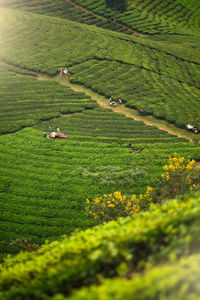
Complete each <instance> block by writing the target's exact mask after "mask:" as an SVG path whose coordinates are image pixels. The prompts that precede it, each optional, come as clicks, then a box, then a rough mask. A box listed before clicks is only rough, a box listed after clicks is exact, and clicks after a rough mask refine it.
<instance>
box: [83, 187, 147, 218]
mask: <svg viewBox="0 0 200 300" xmlns="http://www.w3.org/2000/svg"><path fill="white" fill-rule="evenodd" d="M152 194H153V189H152V188H151V187H150V186H148V187H147V190H146V193H145V194H144V195H143V194H140V196H139V197H137V196H136V195H135V194H133V195H132V196H128V197H127V196H125V195H122V194H121V192H117V191H116V192H114V193H113V194H104V195H103V196H102V197H97V198H95V199H94V200H92V201H90V200H89V199H86V204H87V205H86V207H85V210H86V211H87V212H88V213H89V215H91V216H92V217H93V218H94V219H96V220H97V221H99V222H102V221H110V220H113V219H116V218H118V217H125V216H131V215H133V214H135V213H137V212H139V211H140V210H143V209H146V208H147V207H149V205H150V203H151V201H152Z"/></svg>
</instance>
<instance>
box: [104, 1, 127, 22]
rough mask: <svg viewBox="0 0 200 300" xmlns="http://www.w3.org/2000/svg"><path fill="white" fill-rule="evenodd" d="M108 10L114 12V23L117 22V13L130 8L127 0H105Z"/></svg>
mask: <svg viewBox="0 0 200 300" xmlns="http://www.w3.org/2000/svg"><path fill="white" fill-rule="evenodd" d="M105 2H106V8H110V9H111V10H112V11H113V15H114V22H116V12H117V11H120V12H123V11H125V10H126V8H127V6H128V1H127V0H105Z"/></svg>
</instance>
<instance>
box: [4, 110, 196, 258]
mask: <svg viewBox="0 0 200 300" xmlns="http://www.w3.org/2000/svg"><path fill="white" fill-rule="evenodd" d="M90 111H91V112H89V111H88V112H87V113H86V112H85V113H78V114H76V113H75V114H72V115H68V117H67V116H66V117H65V118H56V119H52V121H48V122H46V123H45V122H42V123H40V124H38V125H37V126H35V127H36V129H30V128H27V129H23V130H21V131H19V132H18V133H16V134H11V135H5V136H1V137H0V148H1V154H0V159H1V167H0V173H1V186H0V191H1V193H0V198H1V230H2V232H1V236H0V239H1V244H0V253H1V255H2V257H5V254H8V253H16V252H18V251H19V250H20V249H23V244H24V241H27V242H25V244H24V247H25V246H26V243H28V244H31V245H32V244H36V245H40V244H41V243H43V242H44V241H45V239H46V238H48V239H50V240H52V239H57V238H59V236H61V235H63V234H68V233H71V232H72V231H73V230H75V229H76V228H81V229H85V228H87V227H89V226H92V225H93V224H94V221H92V219H90V218H88V216H87V214H86V213H85V212H84V207H85V199H86V198H88V197H89V198H91V199H92V198H94V197H96V196H98V195H99V196H101V195H102V193H110V192H114V191H115V190H117V189H120V190H121V191H122V192H123V193H128V194H130V193H136V194H140V193H144V191H145V190H146V186H147V185H151V186H152V187H153V188H156V186H157V181H158V180H160V178H161V173H162V166H163V165H164V164H165V163H166V161H167V160H168V156H169V155H173V153H174V152H178V153H180V154H181V155H184V157H185V158H197V157H198V153H199V152H200V150H199V145H198V144H196V145H195V144H192V143H189V142H186V141H185V140H183V139H180V138H177V137H174V136H172V135H169V134H167V133H166V132H164V131H161V130H159V129H156V128H154V127H151V126H146V125H144V124H143V123H142V122H136V121H134V120H132V119H128V118H126V117H125V116H123V115H120V114H116V113H114V112H111V111H109V110H106V109H98V110H97V109H92V110H90ZM49 125H51V126H52V128H56V127H57V126H60V128H62V129H64V130H65V132H66V133H67V134H69V135H70V138H69V139H68V140H51V139H47V138H43V137H42V130H44V129H45V128H47V127H48V126H49ZM38 129H39V130H38ZM161 149H162V151H161ZM105 172H106V173H108V174H107V176H108V175H109V174H110V178H111V179H112V181H111V180H107V181H106V182H105V180H104V177H105ZM109 172H110V173H109ZM87 173H90V174H94V175H95V173H98V180H95V176H93V178H91V176H87ZM126 174H127V175H126ZM116 175H117V177H116ZM119 176H121V178H122V181H119V179H118V177H119ZM127 176H128V178H129V181H127V178H126V177H127ZM115 178H116V179H115ZM123 178H124V179H123ZM113 180H114V182H113ZM123 180H124V182H123ZM130 181H131V185H130Z"/></svg>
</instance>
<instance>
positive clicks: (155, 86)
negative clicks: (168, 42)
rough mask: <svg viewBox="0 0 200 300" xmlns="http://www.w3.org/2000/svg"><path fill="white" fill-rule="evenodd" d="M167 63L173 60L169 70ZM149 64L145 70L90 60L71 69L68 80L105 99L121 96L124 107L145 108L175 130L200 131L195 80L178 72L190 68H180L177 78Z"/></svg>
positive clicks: (165, 70) (199, 106)
mask: <svg viewBox="0 0 200 300" xmlns="http://www.w3.org/2000/svg"><path fill="white" fill-rule="evenodd" d="M160 62H162V60H161V58H159V57H158V61H157V66H159V63H160ZM146 63H147V62H146ZM170 63H171V65H173V59H172V57H171V58H170V56H169V57H168V59H166V64H168V66H169V64H170ZM148 64H149V66H150V67H149V69H148V70H147V69H143V68H139V67H136V66H133V65H131V64H128V65H124V64H123V63H121V62H114V61H108V60H102V61H99V60H90V61H87V62H84V63H81V64H78V65H76V66H73V67H71V68H70V71H71V72H72V73H73V74H74V75H73V76H72V77H71V79H70V80H71V82H73V83H79V84H83V85H85V86H86V87H87V88H91V89H93V90H95V91H96V92H98V93H100V94H103V95H105V96H107V97H110V96H112V97H113V98H114V99H117V97H118V96H119V95H120V96H121V97H122V99H124V100H125V104H126V106H128V107H130V108H133V109H136V108H146V109H147V110H148V111H149V113H151V114H153V115H154V116H155V117H156V118H160V119H165V120H166V121H168V122H170V123H175V125H176V126H178V127H182V128H185V126H186V125H187V124H190V123H192V124H195V125H196V126H197V127H200V118H199V113H198V111H199V109H200V102H199V86H198V85H199V83H197V77H196V75H194V77H193V76H190V77H189V75H188V73H187V72H186V71H185V73H183V72H181V69H183V67H184V68H185V66H186V65H187V68H188V69H189V65H190V64H189V63H187V64H186V63H185V65H184V64H182V66H181V65H180V69H179V70H180V72H178V69H176V74H173V73H170V72H171V71H168V70H167V69H165V68H166V64H165V65H163V67H162V71H161V67H160V70H159V69H158V71H156V69H155V67H156V66H153V65H152V63H151V60H149V61H148ZM147 67H148V66H147V65H146V68H147ZM170 70H172V68H171V69H170ZM159 73H163V74H162V75H161V74H159ZM183 74H186V75H188V76H186V75H183ZM184 76H185V77H184ZM181 80H182V82H180V81H181ZM190 81H192V82H190ZM122 83H123V84H122ZM190 84H191V85H190Z"/></svg>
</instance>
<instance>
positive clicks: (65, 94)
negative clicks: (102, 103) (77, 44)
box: [0, 66, 97, 134]
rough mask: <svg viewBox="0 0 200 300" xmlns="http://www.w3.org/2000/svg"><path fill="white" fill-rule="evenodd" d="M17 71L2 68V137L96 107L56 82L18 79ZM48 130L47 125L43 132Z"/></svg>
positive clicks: (80, 94)
mask: <svg viewBox="0 0 200 300" xmlns="http://www.w3.org/2000/svg"><path fill="white" fill-rule="evenodd" d="M14 71H15V70H14V69H13V70H12V71H11V72H10V71H9V70H8V68H7V67H4V66H0V86H1V91H0V105H1V110H0V134H2V133H8V132H15V131H17V130H20V129H22V128H24V127H28V126H32V125H34V124H36V123H38V122H39V121H41V120H49V119H51V118H53V117H58V116H60V114H70V113H75V112H80V111H83V110H85V109H92V108H95V107H97V104H96V102H94V101H92V100H91V99H90V98H89V97H88V96H86V95H85V94H82V93H77V92H74V91H73V90H72V89H70V88H68V87H66V86H65V87H64V86H61V85H60V84H58V83H57V82H55V81H39V80H36V79H34V78H31V77H28V76H24V74H23V75H20V76H17V74H19V70H18V69H17V71H16V72H17V73H15V72H14ZM23 71H24V70H21V72H22V73H23ZM27 73H28V72H27ZM30 74H31V72H30ZM31 75H32V74H31ZM45 128H48V122H47V125H46V127H44V128H43V129H42V130H44V129H45Z"/></svg>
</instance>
